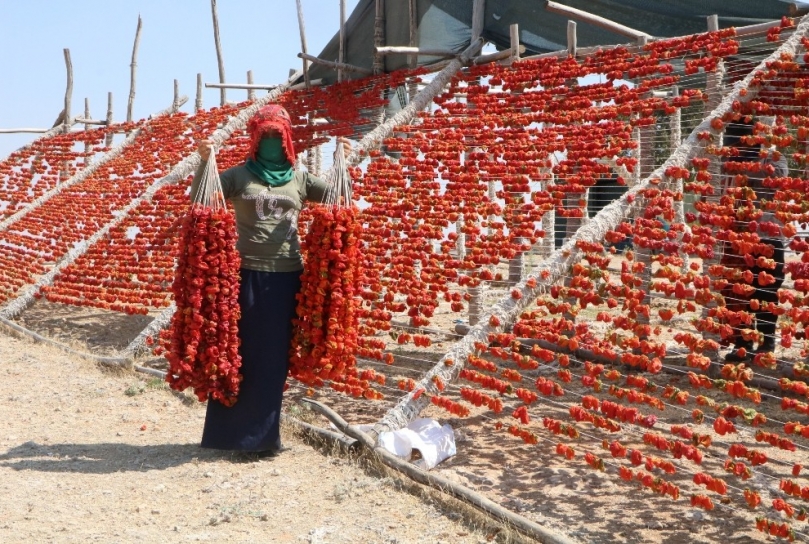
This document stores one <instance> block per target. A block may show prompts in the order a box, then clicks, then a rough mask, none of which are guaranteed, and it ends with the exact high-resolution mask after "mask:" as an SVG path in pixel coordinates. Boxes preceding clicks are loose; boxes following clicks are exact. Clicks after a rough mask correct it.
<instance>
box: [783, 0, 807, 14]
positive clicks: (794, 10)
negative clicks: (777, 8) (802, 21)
mask: <svg viewBox="0 0 809 544" xmlns="http://www.w3.org/2000/svg"><path fill="white" fill-rule="evenodd" d="M787 13H789V16H790V17H803V16H804V15H806V14H807V13H809V6H799V5H798V4H796V3H795V2H792V3H791V4H790V5H789V9H788V10H787Z"/></svg>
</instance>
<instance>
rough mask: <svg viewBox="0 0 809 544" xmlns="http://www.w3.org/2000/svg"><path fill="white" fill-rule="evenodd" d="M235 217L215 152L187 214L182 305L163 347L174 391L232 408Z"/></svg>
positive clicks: (236, 377) (177, 280)
mask: <svg viewBox="0 0 809 544" xmlns="http://www.w3.org/2000/svg"><path fill="white" fill-rule="evenodd" d="M236 237H237V235H236V219H235V217H234V215H233V214H232V213H231V212H230V211H229V210H228V208H227V206H226V204H225V201H224V198H223V195H222V186H221V184H220V182H219V176H218V173H217V170H216V158H215V155H214V154H213V153H212V154H211V156H210V158H209V159H208V162H207V164H206V166H205V170H204V172H203V175H202V180H201V183H200V186H199V190H198V191H197V194H196V195H195V199H194V202H193V203H192V204H191V208H190V210H189V212H188V214H187V215H186V216H185V217H184V218H183V220H182V223H181V226H180V233H179V241H178V245H177V269H176V273H175V277H174V282H173V284H172V293H173V294H174V302H175V305H176V307H177V309H176V311H175V312H174V315H173V316H172V318H171V323H170V324H169V328H168V329H167V330H166V331H164V333H163V334H162V346H163V348H164V350H165V353H166V359H167V360H168V362H169V370H168V372H167V374H166V381H168V383H169V385H170V386H171V388H172V389H175V390H178V391H182V390H184V389H186V388H188V387H192V388H193V389H194V393H195V394H196V395H197V398H198V399H199V400H200V401H204V400H206V399H208V398H210V399H212V400H216V401H219V402H221V403H222V404H224V405H225V406H232V405H233V404H234V403H235V402H236V401H237V397H238V394H239V384H240V382H241V379H242V376H241V374H240V373H239V368H240V367H241V356H240V355H239V343H240V341H239V330H238V321H239V318H240V316H241V311H240V307H239V281H240V280H239V268H240V265H241V258H240V256H239V253H238V252H237V250H236Z"/></svg>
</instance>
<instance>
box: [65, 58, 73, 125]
mask: <svg viewBox="0 0 809 544" xmlns="http://www.w3.org/2000/svg"><path fill="white" fill-rule="evenodd" d="M63 52H64V54H65V68H66V69H67V88H66V89H65V112H64V113H65V115H64V132H70V126H71V125H72V124H73V122H72V119H71V117H70V102H71V100H72V99H73V62H72V61H71V60H70V49H67V48H66V49H64V51H63Z"/></svg>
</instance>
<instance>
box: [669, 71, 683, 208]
mask: <svg viewBox="0 0 809 544" xmlns="http://www.w3.org/2000/svg"><path fill="white" fill-rule="evenodd" d="M671 96H672V98H676V97H678V96H680V88H679V87H678V86H677V85H674V86H673V87H672V88H671ZM682 118H683V112H682V110H681V109H680V108H677V109H676V110H675V111H674V113H673V114H672V115H671V117H670V118H669V154H671V153H673V152H674V150H675V149H677V148H678V147H679V146H680V144H681V143H683V136H682V134H683V125H682ZM683 185H684V184H683V180H682V179H680V178H678V179H677V183H676V185H675V187H674V190H675V191H677V192H679V193H680V194H682V192H683ZM674 221H675V222H676V223H685V199H682V200H680V201H679V202H677V203H675V211H674Z"/></svg>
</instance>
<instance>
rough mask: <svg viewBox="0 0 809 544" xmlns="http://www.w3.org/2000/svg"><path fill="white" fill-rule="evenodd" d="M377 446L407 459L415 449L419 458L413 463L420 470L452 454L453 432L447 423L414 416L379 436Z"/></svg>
mask: <svg viewBox="0 0 809 544" xmlns="http://www.w3.org/2000/svg"><path fill="white" fill-rule="evenodd" d="M358 427H359V428H360V429H361V430H363V431H368V430H371V429H373V425H359V426H358ZM379 445H380V446H382V447H383V448H385V449H386V450H387V451H389V452H390V453H392V454H393V455H395V456H397V457H399V458H400V459H404V460H405V461H410V460H411V459H412V458H413V450H418V452H419V453H420V454H421V459H417V460H416V461H415V462H414V463H413V464H414V465H416V466H417V467H419V468H422V469H424V470H430V469H432V468H434V467H435V466H436V465H437V464H438V463H440V462H441V461H443V460H444V459H447V458H448V457H452V456H453V455H455V452H456V450H455V433H454V432H453V430H452V427H450V426H449V425H448V424H445V425H441V424H440V423H439V422H437V421H436V420H434V419H429V418H419V419H414V420H413V421H411V422H410V424H409V425H408V426H407V427H405V428H403V429H399V430H397V431H389V432H384V433H381V434H380V435H379Z"/></svg>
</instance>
